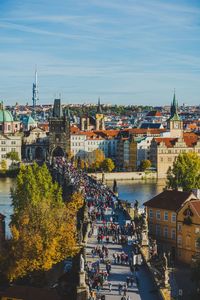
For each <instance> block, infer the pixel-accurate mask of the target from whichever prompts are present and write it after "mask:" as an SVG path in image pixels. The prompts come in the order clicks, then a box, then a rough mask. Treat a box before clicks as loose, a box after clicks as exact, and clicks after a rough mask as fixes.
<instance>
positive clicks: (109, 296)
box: [86, 210, 160, 300]
mask: <svg viewBox="0 0 200 300" xmlns="http://www.w3.org/2000/svg"><path fill="white" fill-rule="evenodd" d="M110 215H111V210H110V211H108V212H107V218H108V219H109V216H110ZM119 223H120V224H121V225H122V224H123V223H125V216H124V215H123V213H122V212H121V213H120V214H119ZM100 225H102V223H101V222H98V223H97V224H96V229H97V227H98V226H100ZM96 233H97V230H94V234H93V235H92V237H91V238H89V240H88V244H87V247H86V257H87V261H88V262H95V261H97V260H98V256H95V257H92V255H91V250H92V248H94V247H96V246H97V245H98V243H97V236H96ZM105 246H106V247H108V249H109V259H110V261H111V262H113V257H112V255H113V253H114V252H119V253H120V252H122V251H124V252H126V253H131V246H124V247H123V246H122V245H118V244H112V243H111V242H110V243H108V244H107V243H105ZM100 270H105V264H103V263H101V264H100ZM127 276H131V272H130V267H129V265H121V264H120V265H118V264H114V263H112V269H111V274H110V276H109V278H108V281H109V282H111V283H112V291H111V292H109V289H108V283H107V282H105V284H104V286H103V290H101V291H100V292H99V294H101V295H103V294H104V295H106V300H121V297H122V296H120V295H119V293H118V284H119V283H122V284H123V283H124V282H126V277H127ZM128 295H129V296H130V299H131V300H160V297H159V295H158V293H157V290H156V289H155V286H154V283H153V281H152V278H151V276H150V274H149V271H148V269H147V267H146V266H144V265H143V266H140V268H139V285H138V286H137V285H136V283H134V284H133V286H132V287H128V292H127V296H128Z"/></svg>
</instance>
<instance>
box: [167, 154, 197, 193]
mask: <svg viewBox="0 0 200 300" xmlns="http://www.w3.org/2000/svg"><path fill="white" fill-rule="evenodd" d="M166 187H167V188H172V189H178V187H182V189H183V190H184V191H190V190H191V189H199V188H200V158H199V156H198V155H197V154H196V153H195V152H188V153H181V154H179V156H178V158H177V160H176V161H174V163H173V167H172V168H169V170H168V172H167V184H166Z"/></svg>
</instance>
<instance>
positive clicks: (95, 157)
mask: <svg viewBox="0 0 200 300" xmlns="http://www.w3.org/2000/svg"><path fill="white" fill-rule="evenodd" d="M104 159H105V155H104V153H103V151H102V150H100V149H96V150H94V151H92V153H91V156H90V157H89V161H90V165H91V167H92V169H95V170H98V169H99V168H100V167H101V163H102V162H103V161H104Z"/></svg>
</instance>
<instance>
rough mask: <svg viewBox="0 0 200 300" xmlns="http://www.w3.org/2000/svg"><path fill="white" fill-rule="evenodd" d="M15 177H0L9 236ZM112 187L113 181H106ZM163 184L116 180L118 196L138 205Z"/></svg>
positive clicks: (0, 200) (1, 203)
mask: <svg viewBox="0 0 200 300" xmlns="http://www.w3.org/2000/svg"><path fill="white" fill-rule="evenodd" d="M14 183H15V179H11V178H0V213H2V214H3V215H5V216H6V235H7V236H9V234H10V232H9V227H8V224H9V222H10V215H11V213H12V206H11V197H10V189H11V188H12V187H13V185H14ZM108 185H109V186H110V187H112V185H113V182H111V181H110V182H108ZM164 186H165V181H163V180H158V181H156V180H147V181H144V180H134V181H118V192H119V198H120V199H123V200H128V201H129V202H134V200H136V199H137V200H138V201H139V205H140V206H142V204H143V203H144V202H145V201H147V200H149V199H151V198H152V197H153V196H155V195H157V194H158V193H160V192H162V190H163V188H164Z"/></svg>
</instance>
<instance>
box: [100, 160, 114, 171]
mask: <svg viewBox="0 0 200 300" xmlns="http://www.w3.org/2000/svg"><path fill="white" fill-rule="evenodd" d="M101 168H102V169H103V170H104V171H105V172H112V170H114V168H115V164H114V162H113V161H112V159H111V158H105V159H104V161H103V162H102V163H101Z"/></svg>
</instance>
